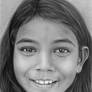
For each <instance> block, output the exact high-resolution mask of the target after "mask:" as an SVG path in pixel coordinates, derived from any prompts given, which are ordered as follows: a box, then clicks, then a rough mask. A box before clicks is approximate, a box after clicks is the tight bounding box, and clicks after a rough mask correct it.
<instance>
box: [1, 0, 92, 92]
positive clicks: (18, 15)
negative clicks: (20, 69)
mask: <svg viewBox="0 0 92 92" xmlns="http://www.w3.org/2000/svg"><path fill="white" fill-rule="evenodd" d="M35 17H41V18H43V19H47V20H50V21H53V22H58V23H63V24H65V25H66V26H68V27H69V28H71V31H72V32H73V33H74V34H75V36H76V38H77V40H78V44H79V52H80V53H81V49H82V47H83V46H87V47H88V48H89V57H88V59H87V60H86V62H85V63H84V65H83V69H82V71H81V72H80V73H79V74H77V75H76V77H75V79H74V82H73V83H72V85H71V86H70V87H69V88H68V89H67V90H66V92H91V63H92V39H91V35H90V33H89V31H88V29H87V26H86V24H85V22H84V20H83V18H82V17H81V15H80V14H79V12H78V11H77V9H76V8H75V7H74V6H73V5H72V4H70V3H69V2H67V1H65V0H24V1H23V2H22V3H21V4H20V6H19V7H18V8H17V10H16V12H15V13H14V15H13V16H12V18H11V21H10V23H9V25H8V27H7V29H6V31H5V33H4V36H3V38H2V41H1V47H0V89H1V90H2V92H25V91H24V89H23V88H22V87H21V86H20V85H19V83H18V82H17V80H16V78H15V75H14V69H13V53H14V44H15V40H16V35H17V32H18V29H19V28H20V27H21V26H22V25H23V24H26V23H28V22H29V21H31V20H32V19H33V18H35Z"/></svg>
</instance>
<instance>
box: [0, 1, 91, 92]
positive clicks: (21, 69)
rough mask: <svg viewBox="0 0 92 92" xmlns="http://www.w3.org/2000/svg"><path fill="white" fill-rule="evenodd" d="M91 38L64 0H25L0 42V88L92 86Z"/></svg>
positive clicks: (54, 91)
mask: <svg viewBox="0 0 92 92" xmlns="http://www.w3.org/2000/svg"><path fill="white" fill-rule="evenodd" d="M91 63H92V39H91V36H90V33H89V32H88V29H87V27H86V25H85V23H84V20H83V19H82V17H81V16H80V14H79V12H78V11H77V10H76V9H75V8H74V7H73V6H72V5H71V4H70V3H68V2H67V1H65V0H24V1H23V2H22V4H21V5H20V6H19V7H18V9H17V10H16V12H15V13H14V15H13V17H12V19H11V21H10V24H9V26H8V28H7V30H6V31H5V34H4V36H3V38H2V41H1V47H0V89H1V91H2V92H91Z"/></svg>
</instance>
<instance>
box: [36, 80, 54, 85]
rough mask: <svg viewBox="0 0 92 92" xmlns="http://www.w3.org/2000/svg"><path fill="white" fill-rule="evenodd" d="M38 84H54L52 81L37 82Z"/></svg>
mask: <svg viewBox="0 0 92 92" xmlns="http://www.w3.org/2000/svg"><path fill="white" fill-rule="evenodd" d="M36 82H37V83H40V84H51V83H52V81H43V80H37V81H36Z"/></svg>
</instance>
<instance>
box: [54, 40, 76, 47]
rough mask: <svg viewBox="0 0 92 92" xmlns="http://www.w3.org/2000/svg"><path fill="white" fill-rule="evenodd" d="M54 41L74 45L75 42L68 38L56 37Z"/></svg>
mask: <svg viewBox="0 0 92 92" xmlns="http://www.w3.org/2000/svg"><path fill="white" fill-rule="evenodd" d="M54 43H69V44H72V45H73V46H75V44H74V43H73V42H72V41H71V40H69V39H58V40H55V41H54Z"/></svg>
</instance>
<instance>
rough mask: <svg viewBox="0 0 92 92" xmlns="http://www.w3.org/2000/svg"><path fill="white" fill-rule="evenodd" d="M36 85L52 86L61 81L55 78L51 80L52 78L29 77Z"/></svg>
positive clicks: (42, 86)
mask: <svg viewBox="0 0 92 92" xmlns="http://www.w3.org/2000/svg"><path fill="white" fill-rule="evenodd" d="M29 80H30V81H31V82H32V83H33V84H34V85H35V86H37V87H40V88H49V87H52V86H55V85H56V84H57V83H58V82H59V81H57V80H55V81H53V80H51V79H45V80H44V79H36V80H33V79H29Z"/></svg>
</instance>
